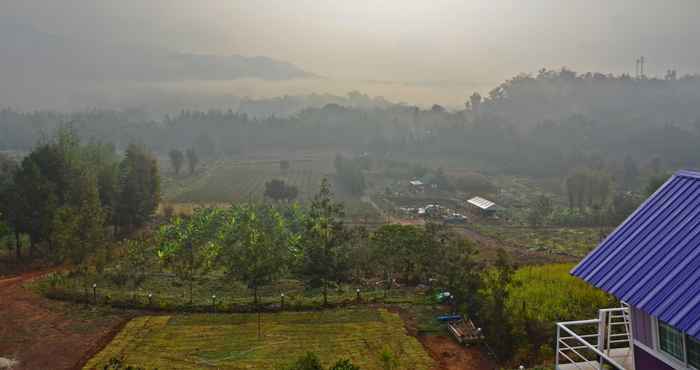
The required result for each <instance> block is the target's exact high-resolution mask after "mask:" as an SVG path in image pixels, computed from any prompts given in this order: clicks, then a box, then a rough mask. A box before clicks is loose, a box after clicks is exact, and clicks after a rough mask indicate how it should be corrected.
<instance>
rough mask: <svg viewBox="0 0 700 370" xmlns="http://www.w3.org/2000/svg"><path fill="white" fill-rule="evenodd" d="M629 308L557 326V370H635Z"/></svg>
mask: <svg viewBox="0 0 700 370" xmlns="http://www.w3.org/2000/svg"><path fill="white" fill-rule="evenodd" d="M631 347H632V346H631V328H630V316H629V308H628V307H627V306H626V305H625V304H623V306H622V307H620V308H606V309H602V310H599V311H598V318H597V319H591V320H581V321H567V322H559V323H557V351H556V369H557V370H570V369H577V370H597V369H604V368H607V367H604V365H607V366H608V367H610V368H613V369H619V370H634V356H633V353H632V349H631Z"/></svg>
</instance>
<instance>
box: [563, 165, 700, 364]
mask: <svg viewBox="0 0 700 370" xmlns="http://www.w3.org/2000/svg"><path fill="white" fill-rule="evenodd" d="M571 273H572V275H574V276H576V277H579V278H581V279H583V280H585V281H586V282H588V283H590V284H591V285H594V286H595V287H597V288H600V289H602V290H604V291H606V292H608V293H610V294H612V295H613V296H615V297H616V298H618V299H619V300H620V301H621V302H623V303H622V307H620V308H609V309H603V310H600V312H599V317H598V318H597V319H593V320H584V321H571V322H564V323H558V324H557V361H556V362H557V369H570V368H571V369H573V368H577V369H599V368H602V364H603V363H608V364H609V365H611V366H613V368H619V369H637V370H667V369H700V173H698V172H690V171H679V172H678V173H676V174H675V175H673V176H672V177H671V178H670V179H669V180H668V181H667V182H666V183H665V184H664V185H663V186H662V187H661V188H659V190H657V191H656V192H655V193H654V195H652V196H651V197H650V198H649V199H648V200H647V201H646V202H644V204H642V205H641V206H640V207H639V208H638V209H637V210H636V211H635V212H634V213H633V214H632V215H631V216H630V217H629V218H628V219H627V220H626V221H625V222H624V223H622V225H620V226H619V227H618V228H617V229H616V230H615V231H614V232H613V233H612V234H610V235H609V236H608V237H607V238H606V239H605V240H604V241H603V242H602V243H601V244H600V245H599V246H598V247H597V248H596V249H595V250H593V251H592V252H591V253H590V254H589V255H588V256H587V257H586V258H584V259H583V260H582V261H581V262H580V263H579V264H578V266H576V267H575V268H574V269H573V270H572V271H571ZM586 326H588V327H589V328H590V327H591V326H597V333H596V334H593V335H591V334H590V333H591V331H585V329H584V330H580V329H583V328H584V327H586ZM577 330H578V332H577ZM581 333H585V335H584V334H581Z"/></svg>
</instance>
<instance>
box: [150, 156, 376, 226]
mask: <svg viewBox="0 0 700 370" xmlns="http://www.w3.org/2000/svg"><path fill="white" fill-rule="evenodd" d="M330 158H331V159H330V160H328V159H326V158H321V159H304V160H292V161H290V168H289V169H285V170H283V169H281V168H280V163H279V161H278V160H247V161H236V160H219V161H216V162H210V163H207V164H206V165H204V166H202V167H201V168H200V169H199V170H198V172H197V173H196V174H195V175H192V176H185V175H182V176H179V177H173V176H164V177H163V179H162V181H163V205H166V204H167V205H169V206H172V207H173V209H174V210H175V213H177V214H188V213H191V210H192V209H194V208H196V207H197V206H201V205H206V206H222V205H226V204H230V203H235V202H242V201H260V200H262V199H263V198H264V193H265V183H266V182H268V181H270V180H273V179H279V180H283V181H284V182H285V183H287V184H288V185H292V186H295V187H296V188H297V189H298V191H299V194H298V196H297V198H296V199H295V201H297V202H300V203H306V202H308V201H309V200H310V199H311V198H312V197H313V196H314V195H315V194H316V193H318V190H319V187H320V185H321V180H322V179H323V178H324V177H327V178H328V179H329V180H330V181H331V184H332V186H333V188H332V191H333V193H334V197H335V199H336V200H337V201H339V202H343V204H344V205H345V210H346V214H347V216H348V218H351V219H353V220H364V219H369V220H372V219H375V218H377V217H379V214H378V212H376V210H374V209H373V208H372V206H371V205H369V204H367V203H364V202H362V201H361V199H360V197H359V196H357V195H350V194H346V193H345V192H343V191H342V189H340V188H339V187H338V186H337V184H335V183H334V177H335V173H334V172H335V170H334V169H333V167H332V157H330ZM170 175H172V174H170Z"/></svg>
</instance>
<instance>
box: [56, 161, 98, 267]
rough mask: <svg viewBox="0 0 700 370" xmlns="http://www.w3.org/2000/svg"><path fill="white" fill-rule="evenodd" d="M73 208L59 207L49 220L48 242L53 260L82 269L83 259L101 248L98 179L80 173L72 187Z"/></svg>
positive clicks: (69, 206)
mask: <svg viewBox="0 0 700 370" xmlns="http://www.w3.org/2000/svg"><path fill="white" fill-rule="evenodd" d="M74 189H75V192H74V197H75V199H74V201H73V203H74V204H75V206H72V205H64V206H62V207H60V208H59V209H58V210H57V211H56V214H55V215H54V217H53V220H52V227H51V233H52V234H51V240H52V241H53V243H54V248H55V251H54V255H53V257H54V258H55V259H56V261H69V262H71V263H73V264H74V265H75V266H77V267H79V268H82V266H83V262H84V260H85V258H86V257H87V256H88V255H89V254H90V253H91V252H92V251H94V250H96V249H97V248H106V247H105V245H104V238H105V230H104V220H105V216H104V213H103V211H102V208H101V206H100V197H99V192H98V187H97V179H96V178H95V176H94V175H93V174H91V173H89V172H86V173H83V174H81V175H80V176H79V177H78V178H77V179H76V181H75V185H74Z"/></svg>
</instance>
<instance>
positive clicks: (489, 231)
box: [472, 224, 610, 257]
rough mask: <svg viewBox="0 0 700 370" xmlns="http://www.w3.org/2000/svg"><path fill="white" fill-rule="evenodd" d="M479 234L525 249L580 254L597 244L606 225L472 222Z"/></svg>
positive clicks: (604, 231) (605, 230)
mask: <svg viewBox="0 0 700 370" xmlns="http://www.w3.org/2000/svg"><path fill="white" fill-rule="evenodd" d="M472 227H473V228H474V229H475V230H476V231H477V232H479V233H480V234H482V235H485V236H489V237H491V238H494V239H496V240H498V241H500V242H502V243H506V244H510V245H513V246H517V247H519V248H521V249H525V250H529V251H537V252H544V253H550V254H560V255H568V256H573V257H583V256H585V255H586V254H587V253H588V252H590V251H591V250H592V249H593V248H595V246H596V245H597V244H598V243H600V241H601V238H602V237H603V236H605V235H607V233H608V232H609V231H610V228H603V229H601V228H594V227H576V228H573V227H540V228H531V227H509V226H503V225H491V224H474V225H472Z"/></svg>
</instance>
